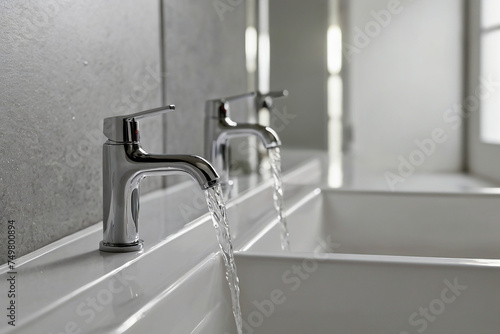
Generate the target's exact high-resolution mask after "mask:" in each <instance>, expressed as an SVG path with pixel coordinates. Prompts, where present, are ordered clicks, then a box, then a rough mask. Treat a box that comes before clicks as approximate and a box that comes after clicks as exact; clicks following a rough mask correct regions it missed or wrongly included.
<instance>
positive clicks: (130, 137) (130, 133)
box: [103, 104, 175, 143]
mask: <svg viewBox="0 0 500 334" xmlns="http://www.w3.org/2000/svg"><path fill="white" fill-rule="evenodd" d="M173 110H175V105H173V104H171V105H168V106H163V107H159V108H155V109H150V110H145V111H140V112H138V113H134V114H129V115H121V116H113V117H107V118H105V119H104V124H103V132H104V135H105V136H106V137H107V138H108V139H109V140H111V141H114V142H119V143H124V142H134V141H139V127H138V125H137V121H138V120H140V119H143V118H146V117H152V116H156V115H160V114H164V113H167V112H169V111H173Z"/></svg>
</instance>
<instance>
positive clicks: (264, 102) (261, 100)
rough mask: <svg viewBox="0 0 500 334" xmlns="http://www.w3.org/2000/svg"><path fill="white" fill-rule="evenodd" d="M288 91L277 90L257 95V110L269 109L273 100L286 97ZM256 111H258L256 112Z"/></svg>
mask: <svg viewBox="0 0 500 334" xmlns="http://www.w3.org/2000/svg"><path fill="white" fill-rule="evenodd" d="M287 96H288V90H286V89H284V90H278V91H274V92H269V93H266V94H261V93H259V94H258V96H257V107H258V108H268V109H269V108H271V107H272V105H273V99H276V98H280V97H287ZM257 111H258V110H257Z"/></svg>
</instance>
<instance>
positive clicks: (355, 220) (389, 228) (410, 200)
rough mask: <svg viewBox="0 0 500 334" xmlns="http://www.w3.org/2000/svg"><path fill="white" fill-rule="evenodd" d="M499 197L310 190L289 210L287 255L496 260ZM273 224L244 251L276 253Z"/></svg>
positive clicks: (498, 254) (498, 255)
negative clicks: (322, 253) (343, 254)
mask: <svg viewBox="0 0 500 334" xmlns="http://www.w3.org/2000/svg"><path fill="white" fill-rule="evenodd" d="M498 217H500V195H499V194H494V193H492V194H482V193H475V194H472V193H463V194H452V193H441V194H439V193H416V192H408V193H403V192H398V193H390V192H377V191H349V190H339V189H337V190H334V189H323V190H320V189H314V190H313V189H312V188H311V192H310V194H309V195H308V196H306V197H304V198H303V199H302V200H301V201H299V202H298V203H295V204H294V205H291V206H289V209H288V225H289V230H290V238H291V249H292V251H293V252H330V253H348V254H373V255H400V256H424V257H428V256H430V257H448V258H476V259H500V244H499V243H498V236H499V235H500V224H499V223H498ZM275 223H276V222H273V223H271V224H269V225H268V229H267V230H266V233H263V235H261V236H259V238H255V239H254V240H253V241H251V242H250V243H248V244H247V246H246V247H245V248H244V249H246V250H254V251H264V252H274V251H280V249H279V242H277V240H279V229H278V228H277V226H276V225H275Z"/></svg>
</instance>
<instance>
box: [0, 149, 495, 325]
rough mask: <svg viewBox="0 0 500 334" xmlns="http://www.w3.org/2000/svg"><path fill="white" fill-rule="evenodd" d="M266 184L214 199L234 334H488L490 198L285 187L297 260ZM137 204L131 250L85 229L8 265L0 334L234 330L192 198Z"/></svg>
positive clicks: (1, 271)
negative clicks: (226, 234)
mask: <svg viewBox="0 0 500 334" xmlns="http://www.w3.org/2000/svg"><path fill="white" fill-rule="evenodd" d="M299 158H300V157H299ZM299 158H297V159H296V160H297V161H306V163H305V164H302V165H301V166H297V168H295V169H293V171H292V172H288V173H287V175H285V181H292V183H293V181H294V180H301V181H303V182H304V183H305V184H311V183H314V175H315V174H314V171H316V170H317V169H318V168H317V167H318V162H317V161H316V162H315V161H311V160H308V159H299ZM293 163H296V161H295V160H293V159H292V160H290V164H292V165H293ZM270 184H271V180H268V181H265V182H262V180H261V179H259V178H257V179H255V180H254V179H252V178H248V179H245V178H241V179H240V180H239V182H238V189H235V190H236V191H235V193H237V195H236V197H234V198H232V199H231V200H230V202H229V204H228V216H229V221H230V226H231V233H232V236H233V245H234V248H235V249H236V250H250V251H254V253H253V255H252V254H250V253H239V254H237V255H236V264H237V267H238V272H239V275H240V280H241V298H242V310H243V319H244V320H245V326H246V327H245V329H244V333H245V334H267V333H269V334H271V333H272V334H277V333H288V334H295V333H300V334H303V333H310V334H323V333H325V334H326V333H328V334H330V333H340V334H350V333H353V334H361V333H363V334H364V333H370V334H379V333H380V334H389V333H394V334H413V333H419V330H423V326H424V322H423V320H422V316H421V315H420V312H423V311H421V309H420V307H422V308H428V309H430V310H431V311H432V312H434V313H432V314H431V315H430V316H429V319H432V320H426V321H427V323H426V326H427V328H426V329H425V333H431V334H432V333H436V334H437V333H439V334H448V333H450V334H451V333H453V334H457V333H459V334H460V333H463V334H471V333H474V334H483V333H485V334H489V333H492V334H493V333H494V334H496V333H498V328H500V317H498V314H499V313H500V307H499V306H498V305H499V301H500V290H498V289H497V286H498V283H497V282H498V275H499V273H500V272H499V268H500V261H497V260H493V259H497V258H500V252H499V251H498V249H497V248H498V247H497V239H498V236H499V235H500V233H499V232H500V224H497V217H500V205H498V204H500V195H494V194H491V195H485V194H482V195H481V194H479V195H476V194H474V195H472V194H465V195H453V194H436V193H433V194H423V193H420V194H419V193H397V194H393V193H387V192H386V193H383V192H367V191H356V192H353V191H347V190H332V189H330V190H319V189H315V188H313V187H309V186H307V185H300V184H296V185H295V186H290V185H289V186H288V187H286V188H285V201H286V204H287V207H288V210H287V211H288V221H289V225H290V234H291V244H292V250H293V251H294V252H304V253H301V254H298V253H291V254H284V253H277V252H279V251H280V248H279V247H280V237H279V232H278V229H277V228H276V213H275V211H274V208H273V203H272V200H271V198H272V190H271V188H270ZM249 188H250V189H251V190H248V191H243V189H249ZM141 205H142V209H141V213H140V221H141V222H143V223H142V224H141V227H140V233H141V238H144V240H145V249H144V251H143V252H142V253H127V254H105V253H100V252H99V251H98V250H97V245H98V242H99V241H100V240H101V239H102V224H97V225H95V226H92V227H89V228H87V229H85V230H83V231H80V232H78V233H76V234H75V235H72V236H69V237H67V238H64V239H62V240H59V241H57V242H55V243H53V244H51V245H49V246H47V247H44V248H43V249H40V250H38V251H36V252H34V253H32V254H29V255H27V256H24V257H22V258H20V259H18V260H17V261H16V264H17V269H18V270H19V281H18V286H17V289H18V290H19V292H20V293H19V295H18V297H17V299H16V302H17V305H19V314H18V320H17V321H18V322H17V325H16V327H15V328H14V327H11V326H8V325H7V323H6V322H3V323H0V332H1V333H52V334H56V333H57V334H60V333H78V332H79V331H81V333H132V334H135V333H137V334H139V333H140V334H142V333H171V334H185V333H191V334H202V333H203V334H205V333H216V334H235V333H236V329H235V325H234V320H233V317H232V312H231V304H230V297H229V291H228V287H227V282H226V281H225V278H224V272H223V265H222V263H221V259H220V255H218V254H217V251H218V247H217V244H216V241H215V235H214V231H213V226H212V223H211V221H210V218H209V215H208V214H207V210H206V207H205V204H204V196H203V194H202V193H201V192H199V189H198V188H197V187H194V186H193V184H181V185H179V186H176V187H172V188H169V189H167V190H164V191H160V192H157V193H155V194H151V195H148V196H145V197H143V203H141ZM483 212H488V216H485V215H484V214H483ZM255 251H257V252H259V253H258V254H255ZM315 251H320V252H319V253H315ZM342 253H343V254H342ZM259 254H260V255H259ZM365 254H368V255H365ZM369 254H376V255H369ZM380 254H385V255H380ZM264 255H265V256H264ZM387 255H392V256H387ZM394 255H404V256H394ZM418 256H420V257H418ZM319 257H320V258H319ZM433 257H434V258H433ZM436 257H447V259H446V258H436ZM318 258H319V259H318ZM465 258H469V259H465ZM488 259H489V260H488ZM8 275H9V274H8V268H7V267H6V266H5V265H4V266H1V267H0V279H1V280H3V281H4V282H5V281H6V279H7V278H8ZM455 280H456V281H457V283H456V284H459V285H466V286H467V288H466V289H465V290H463V289H462V290H459V292H460V295H458V293H457V294H456V295H453V294H452V293H450V288H449V287H448V285H450V284H455ZM446 288H448V290H447V291H446V292H444V293H443V291H444V289H446ZM453 297H455V298H453ZM284 299H286V300H284ZM451 299H453V301H451ZM267 300H272V301H274V302H273V303H274V305H271V306H272V308H273V310H272V312H271V311H270V307H271V306H269V305H270V304H269V303H268V302H266V301H267ZM256 305H259V307H257V306H256ZM424 311H425V310H424ZM259 312H260V313H259ZM415 312H417V313H416V316H415V315H414V314H415ZM438 313H439V314H438ZM410 318H411V319H410Z"/></svg>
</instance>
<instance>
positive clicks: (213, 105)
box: [205, 93, 281, 184]
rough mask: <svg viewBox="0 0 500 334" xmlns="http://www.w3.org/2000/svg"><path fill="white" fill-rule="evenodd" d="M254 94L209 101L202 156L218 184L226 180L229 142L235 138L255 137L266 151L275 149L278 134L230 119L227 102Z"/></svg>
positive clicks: (251, 96)
mask: <svg viewBox="0 0 500 334" xmlns="http://www.w3.org/2000/svg"><path fill="white" fill-rule="evenodd" d="M256 96H257V95H256V93H248V94H243V95H237V96H233V97H228V98H222V99H216V100H209V101H207V103H206V110H205V112H206V114H205V156H206V157H207V158H208V160H209V161H210V162H211V163H212V164H213V165H214V167H215V168H216V169H217V171H218V172H219V173H220V175H221V183H222V184H228V183H230V181H229V155H228V153H229V152H228V140H229V139H230V138H234V137H241V136H249V135H255V136H257V137H258V138H259V139H260V140H261V141H262V143H263V144H264V146H265V147H266V148H267V149H270V148H273V147H278V146H280V145H281V141H280V139H279V137H278V134H277V133H276V132H275V131H274V130H273V129H271V128H270V127H268V126H263V125H259V124H242V123H236V122H234V121H233V120H232V119H231V116H230V113H229V103H230V102H233V101H236V100H240V99H247V98H255V97H256Z"/></svg>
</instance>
